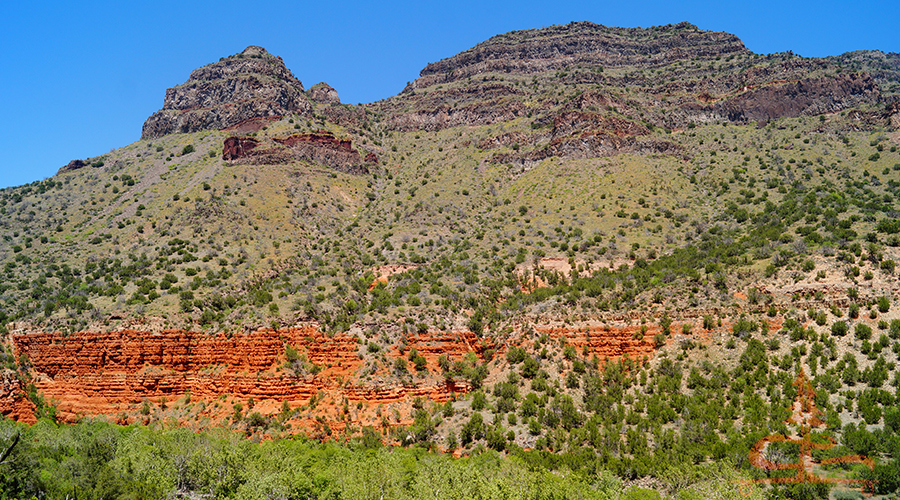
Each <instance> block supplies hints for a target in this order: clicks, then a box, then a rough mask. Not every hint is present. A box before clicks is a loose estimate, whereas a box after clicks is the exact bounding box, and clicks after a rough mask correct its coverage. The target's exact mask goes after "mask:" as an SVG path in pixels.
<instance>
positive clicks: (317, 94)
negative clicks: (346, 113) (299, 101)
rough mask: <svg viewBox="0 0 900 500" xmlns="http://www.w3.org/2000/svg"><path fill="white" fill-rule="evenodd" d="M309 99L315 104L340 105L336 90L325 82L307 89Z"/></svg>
mask: <svg viewBox="0 0 900 500" xmlns="http://www.w3.org/2000/svg"><path fill="white" fill-rule="evenodd" d="M309 99H310V100H311V101H312V102H314V103H316V104H340V103H341V98H340V97H338V93H337V90H334V88H332V87H331V85H328V84H327V83H325V82H321V83H317V84H315V85H313V86H312V87H310V89H309Z"/></svg>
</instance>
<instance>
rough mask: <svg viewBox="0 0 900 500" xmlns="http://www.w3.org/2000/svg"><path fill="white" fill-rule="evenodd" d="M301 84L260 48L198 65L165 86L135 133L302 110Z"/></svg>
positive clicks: (146, 135) (156, 133)
mask: <svg viewBox="0 0 900 500" xmlns="http://www.w3.org/2000/svg"><path fill="white" fill-rule="evenodd" d="M311 109H312V105H311V104H310V102H309V100H308V99H307V97H306V95H305V94H304V90H303V84H302V83H301V82H300V80H298V79H297V78H295V77H294V75H293V74H292V73H291V72H290V70H288V69H287V68H286V67H285V66H284V62H283V61H282V60H281V58H280V57H275V56H273V55H271V54H269V53H268V52H266V50H265V49H263V48H262V47H253V46H251V47H247V48H246V49H245V50H244V51H243V52H241V53H240V54H238V55H236V56H232V57H228V58H226V59H224V60H222V61H219V62H217V63H213V64H210V65H207V66H204V67H202V68H198V69H196V70H194V71H193V72H192V73H191V76H190V78H188V81H187V82H185V83H184V84H182V85H179V86H177V87H172V88H170V89H168V90H166V98H165V102H164V104H163V108H162V109H161V110H159V111H157V112H156V113H154V114H153V115H151V116H150V118H148V119H147V121H146V122H144V127H143V133H142V134H141V138H143V139H152V138H156V137H161V136H164V135H167V134H173V133H184V132H196V131H198V130H205V129H223V128H227V127H230V126H232V125H235V124H237V123H239V122H242V121H244V120H247V119H250V118H257V117H267V116H284V115H287V114H291V113H298V114H307V113H309V112H310V110H311Z"/></svg>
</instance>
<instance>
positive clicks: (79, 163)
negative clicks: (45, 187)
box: [56, 160, 90, 175]
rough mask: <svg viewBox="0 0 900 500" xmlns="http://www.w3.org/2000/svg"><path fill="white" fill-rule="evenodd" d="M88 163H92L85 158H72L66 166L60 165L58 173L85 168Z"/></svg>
mask: <svg viewBox="0 0 900 500" xmlns="http://www.w3.org/2000/svg"><path fill="white" fill-rule="evenodd" d="M88 165H90V164H89V163H87V162H86V161H84V160H72V161H70V162H69V163H67V164H66V165H65V166H63V167H60V169H59V171H58V172H56V175H59V174H63V173H66V172H73V171H75V170H78V169H81V168H84V167H86V166H88Z"/></svg>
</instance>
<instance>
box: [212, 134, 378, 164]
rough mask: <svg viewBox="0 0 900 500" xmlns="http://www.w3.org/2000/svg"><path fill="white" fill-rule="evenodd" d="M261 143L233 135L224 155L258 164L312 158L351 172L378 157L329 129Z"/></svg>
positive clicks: (241, 161)
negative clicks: (363, 154)
mask: <svg viewBox="0 0 900 500" xmlns="http://www.w3.org/2000/svg"><path fill="white" fill-rule="evenodd" d="M260 146H261V143H260V141H259V140H257V139H256V138H253V137H237V136H235V137H229V138H227V139H225V143H224V146H223V148H222V159H223V160H230V161H235V162H237V163H249V164H257V165H260V164H279V163H289V162H291V161H308V162H311V163H318V164H320V165H324V166H327V167H330V168H333V169H335V170H338V171H341V172H346V173H348V174H365V173H368V168H367V167H366V165H367V164H371V163H374V162H377V161H378V158H377V157H376V156H375V155H374V154H372V153H368V154H366V156H365V158H362V157H360V154H359V151H357V150H355V149H354V148H353V143H352V142H351V141H350V140H349V139H338V138H337V137H335V136H334V134H332V133H331V132H329V131H327V130H319V131H317V132H308V133H304V134H294V135H291V136H288V137H284V138H277V137H276V138H274V139H272V141H271V142H269V141H266V144H265V146H266V147H260Z"/></svg>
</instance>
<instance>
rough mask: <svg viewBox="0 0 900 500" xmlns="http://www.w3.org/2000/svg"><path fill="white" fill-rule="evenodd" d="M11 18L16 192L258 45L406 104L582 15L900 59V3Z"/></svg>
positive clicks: (282, 5) (116, 141)
mask: <svg viewBox="0 0 900 500" xmlns="http://www.w3.org/2000/svg"><path fill="white" fill-rule="evenodd" d="M2 12H3V19H4V23H3V28H2V30H0V41H2V45H0V46H2V51H0V68H2V69H0V99H2V100H3V102H2V106H0V154H2V158H0V187H5V186H10V185H20V184H26V183H29V182H32V181H35V180H40V179H44V178H47V177H50V176H52V175H54V174H55V173H56V171H57V170H58V169H59V167H61V166H63V165H65V164H66V163H68V162H69V160H72V159H75V158H86V157H91V156H97V155H100V154H103V153H106V152H108V151H109V150H111V149H113V148H118V147H122V146H125V145H127V144H130V143H131V142H134V141H136V140H138V139H139V138H140V135H141V125H142V124H143V122H144V120H145V119H146V118H147V117H148V116H149V115H150V114H151V113H153V112H154V111H156V110H158V109H159V108H161V107H162V104H163V97H164V95H165V90H166V88H167V87H171V86H174V85H178V84H180V83H183V82H184V81H185V80H186V79H187V77H188V75H189V74H190V72H191V70H193V69H194V68H197V67H199V66H202V65H204V64H208V63H210V62H214V61H217V60H218V59H219V58H220V57H222V56H227V55H230V54H234V53H237V52H240V51H241V50H243V49H244V48H245V47H246V46H247V45H261V46H263V47H265V48H266V49H267V50H268V51H269V52H271V53H273V54H275V55H280V56H281V57H282V58H283V59H284V61H285V63H286V64H287V66H288V68H290V69H291V70H292V71H293V72H294V74H295V75H296V76H297V78H299V79H300V80H301V81H302V82H303V84H304V85H305V86H306V87H307V88H308V87H310V86H312V85H313V84H315V83H317V82H320V81H326V82H328V83H329V84H331V86H333V87H334V88H335V89H337V91H338V93H339V94H340V96H341V100H342V101H343V102H348V103H359V102H372V101H376V100H379V99H383V98H385V97H389V96H391V95H394V94H396V93H398V92H399V91H400V90H402V89H403V86H404V85H405V84H406V82H407V81H410V80H413V79H415V78H416V77H417V76H418V73H419V70H421V69H422V68H423V67H424V66H425V64H427V63H428V62H432V61H436V60H439V59H442V58H444V57H449V56H452V55H453V54H455V53H457V52H460V51H462V50H465V49H467V48H470V47H472V46H473V45H475V44H477V43H478V42H481V41H483V40H485V39H487V38H489V37H491V36H493V35H496V34H500V33H505V32H507V31H512V30H517V29H526V28H539V27H543V26H550V25H554V24H563V23H567V22H569V21H592V22H595V23H599V24H604V25H607V26H624V27H634V26H641V27H647V26H654V25H663V24H669V23H678V22H680V21H688V22H691V23H693V24H696V25H697V26H699V27H700V28H701V29H705V30H712V31H727V32H730V33H733V34H735V35H737V36H738V37H740V38H741V40H743V41H744V44H745V45H746V46H747V47H748V48H749V49H750V50H752V51H754V52H757V53H763V54H768V53H772V52H782V51H787V50H792V51H794V53H796V54H799V55H802V56H826V55H836V54H841V53H843V52H847V51H850V50H859V49H880V50H883V51H885V52H900V36H898V35H897V33H898V31H897V25H896V23H897V21H898V20H900V2H897V1H896V0H894V1H883V0H877V1H863V2H835V1H830V0H822V1H816V2H812V1H801V2H791V1H783V0H782V1H771V0H761V1H755V2H730V1H722V0H719V1H714V2H713V1H684V2H673V1H671V0H666V1H659V0H649V1H643V2H622V1H615V2H607V1H601V0H593V1H586V0H582V1H569V0H552V1H546V0H541V1H531V0H528V1H524V0H522V1H497V2H493V1H489V0H479V1H470V0H456V1H454V2H440V3H438V2H430V1H424V2H423V1H418V2H399V1H396V2H381V3H379V2H340V1H337V2H329V1H313V2H306V1H296V0H295V1H264V0H263V1H243V2H235V1H230V0H219V1H215V2H212V1H203V2H192V1H190V0H182V1H177V2H175V1H169V0H163V1H154V2H145V1H137V2H129V1H117V2H94V1H85V2H62V1H49V2H27V1H19V2H6V3H5V4H4V7H3V9H2Z"/></svg>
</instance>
